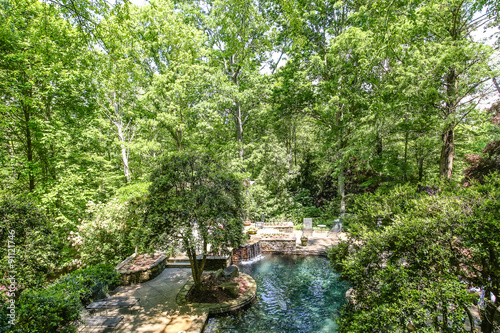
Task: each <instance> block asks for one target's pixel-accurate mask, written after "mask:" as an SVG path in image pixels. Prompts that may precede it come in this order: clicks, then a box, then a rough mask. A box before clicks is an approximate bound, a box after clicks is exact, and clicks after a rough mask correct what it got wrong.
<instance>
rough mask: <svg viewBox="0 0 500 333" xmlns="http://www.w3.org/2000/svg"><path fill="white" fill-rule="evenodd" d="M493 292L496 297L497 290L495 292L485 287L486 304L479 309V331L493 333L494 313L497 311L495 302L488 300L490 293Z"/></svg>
mask: <svg viewBox="0 0 500 333" xmlns="http://www.w3.org/2000/svg"><path fill="white" fill-rule="evenodd" d="M492 292H493V295H495V296H497V297H498V292H497V293H496V294H495V292H494V291H493V290H492V289H491V288H486V290H485V293H484V303H485V304H486V308H485V309H484V310H483V311H481V332H483V333H493V332H494V326H493V323H494V322H495V315H496V313H497V304H498V303H496V302H495V303H493V302H492V301H491V300H490V293H492Z"/></svg>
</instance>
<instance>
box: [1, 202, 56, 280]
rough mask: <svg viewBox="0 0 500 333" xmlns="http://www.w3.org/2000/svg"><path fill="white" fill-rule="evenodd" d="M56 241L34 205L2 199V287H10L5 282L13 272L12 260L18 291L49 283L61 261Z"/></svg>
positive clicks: (42, 215) (49, 227)
mask: <svg viewBox="0 0 500 333" xmlns="http://www.w3.org/2000/svg"><path fill="white" fill-rule="evenodd" d="M56 238H57V237H56V236H55V234H54V232H53V231H52V228H51V225H50V223H49V221H48V219H47V217H46V216H45V214H43V213H42V212H41V211H40V210H39V209H38V208H37V207H36V206H35V205H34V204H33V203H31V202H29V201H26V200H24V201H23V200H19V199H13V198H0V242H1V244H2V246H0V267H1V270H0V273H1V276H2V277H3V278H2V281H0V282H2V283H0V285H8V284H10V282H9V281H8V280H6V277H7V276H10V274H8V271H9V270H11V269H10V265H9V259H13V260H14V265H15V270H16V271H17V274H16V282H17V284H18V285H19V286H18V288H20V289H25V288H28V287H33V286H38V285H41V284H42V283H43V282H44V281H46V278H47V275H48V274H49V273H50V271H51V269H53V268H55V267H56V266H57V263H58V261H59V258H58V255H59V253H60V250H61V248H60V246H59V245H58V244H57V239H56ZM9 245H11V247H10V248H9ZM9 250H11V252H10V253H11V257H9V256H8V254H9V253H8V251H9ZM14 251H15V254H14Z"/></svg>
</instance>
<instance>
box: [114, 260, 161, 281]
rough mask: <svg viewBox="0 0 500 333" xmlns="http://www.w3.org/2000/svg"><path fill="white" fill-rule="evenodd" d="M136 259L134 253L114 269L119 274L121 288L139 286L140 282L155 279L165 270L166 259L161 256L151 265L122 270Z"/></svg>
mask: <svg viewBox="0 0 500 333" xmlns="http://www.w3.org/2000/svg"><path fill="white" fill-rule="evenodd" d="M136 257H137V254H136V253H134V254H132V255H131V256H130V257H128V258H127V259H125V260H124V261H122V262H121V263H119V264H118V265H117V266H116V267H115V269H116V270H117V271H118V273H120V282H121V285H123V286H130V285H134V284H139V283H141V282H145V281H149V280H151V279H153V278H155V277H157V276H158V275H159V274H160V273H161V272H163V270H164V269H165V262H166V261H167V257H166V256H165V255H164V254H161V255H160V256H159V257H158V258H157V259H156V260H155V261H154V262H153V263H152V264H151V265H149V266H145V267H141V268H136V269H124V268H123V267H124V266H125V265H127V264H128V263H130V262H131V261H133V260H134V259H135V258H136Z"/></svg>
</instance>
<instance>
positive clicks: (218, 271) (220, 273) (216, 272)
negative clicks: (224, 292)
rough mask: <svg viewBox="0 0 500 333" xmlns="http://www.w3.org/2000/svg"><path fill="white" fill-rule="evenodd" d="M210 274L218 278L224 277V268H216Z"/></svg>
mask: <svg viewBox="0 0 500 333" xmlns="http://www.w3.org/2000/svg"><path fill="white" fill-rule="evenodd" d="M212 276H213V277H214V278H215V279H216V280H218V279H220V278H223V277H224V270H223V269H222V268H221V269H218V270H216V271H215V272H213V273H212Z"/></svg>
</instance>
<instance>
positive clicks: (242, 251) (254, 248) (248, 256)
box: [233, 242, 264, 265]
mask: <svg viewBox="0 0 500 333" xmlns="http://www.w3.org/2000/svg"><path fill="white" fill-rule="evenodd" d="M262 258H264V257H263V256H262V254H261V251H260V242H255V243H252V244H245V245H242V246H240V247H239V248H237V249H236V250H235V251H234V253H233V262H234V263H239V264H242V265H245V264H251V263H253V262H256V261H259V260H260V259H262Z"/></svg>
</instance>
